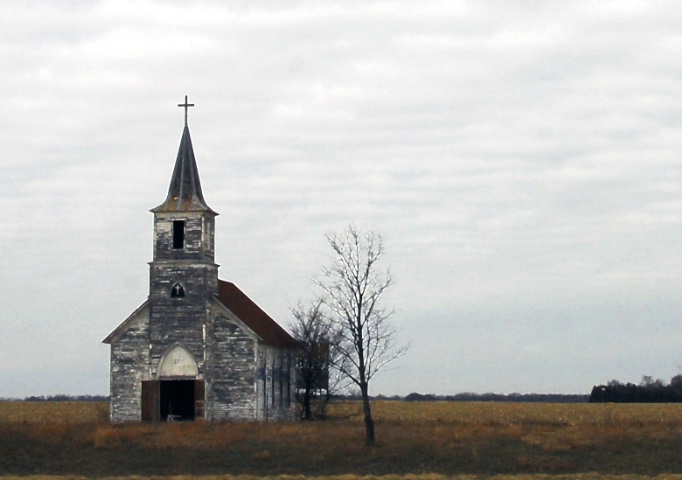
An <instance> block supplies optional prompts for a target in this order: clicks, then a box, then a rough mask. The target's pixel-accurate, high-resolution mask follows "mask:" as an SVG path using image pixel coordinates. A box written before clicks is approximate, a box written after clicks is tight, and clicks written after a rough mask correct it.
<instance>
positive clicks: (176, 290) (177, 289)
mask: <svg viewBox="0 0 682 480" xmlns="http://www.w3.org/2000/svg"><path fill="white" fill-rule="evenodd" d="M184 296H185V289H184V288H182V285H180V284H179V283H176V284H175V285H173V288H171V297H172V298H182V297H184Z"/></svg>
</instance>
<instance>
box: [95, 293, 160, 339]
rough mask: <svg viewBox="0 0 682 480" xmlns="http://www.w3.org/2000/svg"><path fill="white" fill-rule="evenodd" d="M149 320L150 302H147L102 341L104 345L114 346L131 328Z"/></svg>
mask: <svg viewBox="0 0 682 480" xmlns="http://www.w3.org/2000/svg"><path fill="white" fill-rule="evenodd" d="M148 318H149V301H145V302H144V303H143V304H142V305H140V306H139V307H137V309H136V310H135V311H134V312H133V313H131V314H130V316H129V317H128V318H126V319H125V320H123V323H121V324H120V325H119V326H118V327H116V328H115V329H114V331H113V332H111V333H110V334H109V335H107V337H106V338H105V339H104V340H102V343H108V344H110V345H111V344H112V343H114V342H116V340H118V339H119V338H121V336H122V335H123V334H124V333H126V332H127V331H128V330H129V329H130V328H132V327H133V326H135V325H136V324H137V322H139V321H144V320H147V319H148Z"/></svg>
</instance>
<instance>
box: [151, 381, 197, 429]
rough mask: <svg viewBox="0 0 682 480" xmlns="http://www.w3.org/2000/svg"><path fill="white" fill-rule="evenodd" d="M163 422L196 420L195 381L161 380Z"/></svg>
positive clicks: (160, 399)
mask: <svg viewBox="0 0 682 480" xmlns="http://www.w3.org/2000/svg"><path fill="white" fill-rule="evenodd" d="M160 390H161V391H160V392H159V393H160V397H159V401H160V405H159V407H160V410H161V411H160V412H159V413H160V414H161V421H162V422H163V421H169V422H171V421H175V420H194V381H193V380H161V386H160Z"/></svg>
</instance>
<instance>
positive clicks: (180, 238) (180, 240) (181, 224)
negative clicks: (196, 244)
mask: <svg viewBox="0 0 682 480" xmlns="http://www.w3.org/2000/svg"><path fill="white" fill-rule="evenodd" d="M173 248H175V249H178V248H185V221H184V220H173Z"/></svg>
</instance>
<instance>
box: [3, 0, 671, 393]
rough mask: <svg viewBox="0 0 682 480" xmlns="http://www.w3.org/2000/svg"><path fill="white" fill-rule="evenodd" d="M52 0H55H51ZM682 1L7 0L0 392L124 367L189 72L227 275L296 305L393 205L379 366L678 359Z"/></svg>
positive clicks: (545, 379)
mask: <svg viewBox="0 0 682 480" xmlns="http://www.w3.org/2000/svg"><path fill="white" fill-rule="evenodd" d="M57 5H58V6H57ZM681 58H682V3H680V2H675V1H656V2H651V1H626V0H614V1H576V0H572V1H570V2H566V1H532V0H527V1H518V2H508V1H456V0H445V1H442V2H438V1H428V0H427V1H422V0H419V1H406V0H400V1H386V2H379V1H368V0H362V1H349V0H344V1H343V2H338V1H334V2H327V1H319V0H316V1H312V0H310V1H308V0H301V1H294V0H285V1H272V2H267V1H266V2H252V1H230V2H224V1H215V2H210V1H204V2H201V1H198V2H180V1H176V2H170V1H142V2H140V1H129V2H126V1H122V0H111V1H79V0H73V1H60V2H53V1H47V0H46V1H33V2H31V1H29V2H26V1H18V0H10V1H8V0H3V2H2V5H1V6H0V65H1V67H0V69H1V71H2V75H0V92H2V98H1V100H0V101H1V104H2V106H1V110H0V111H1V112H2V113H1V115H0V127H1V128H0V145H2V155H0V168H1V170H0V171H1V172H2V174H1V175H0V206H1V207H2V226H1V227H0V248H1V249H2V259H3V260H2V269H1V271H0V304H1V305H2V309H1V310H0V312H1V313H0V322H1V323H0V327H1V332H2V334H1V335H0V397H2V396H4V397H23V396H27V395H40V394H45V395H48V394H57V393H69V394H106V393H108V382H109V376H108V375H109V365H108V358H109V357H108V355H109V347H108V346H107V345H104V344H102V343H100V342H101V340H102V339H103V338H104V337H105V336H106V335H107V334H108V333H109V332H110V331H111V330H113V329H114V328H115V327H116V326H117V325H119V323H121V322H122V321H123V320H124V319H125V318H126V317H127V316H128V315H129V314H130V313H132V312H133V310H134V309H135V308H137V307H138V306H139V305H140V304H141V303H142V302H143V301H144V300H145V299H146V297H147V294H148V281H149V280H148V273H149V272H148V268H149V267H148V265H147V262H149V261H150V260H151V259H152V218H153V217H152V214H151V213H149V211H148V210H149V209H150V208H153V207H154V206H156V205H158V204H159V203H161V202H162V201H163V199H164V198H165V196H166V192H167V189H168V184H169V180H170V176H171V173H172V169H173V164H174V161H175V156H176V153H177V148H178V145H179V142H180V137H181V134H182V126H183V112H182V109H180V108H177V106H176V105H177V104H178V103H182V102H183V100H184V95H189V100H190V102H191V103H195V104H196V107H194V108H192V109H190V112H189V125H190V131H191V134H192V140H193V143H194V150H195V154H196V158H197V162H198V166H199V172H200V175H201V181H202V186H203V190H204V196H205V198H206V201H207V203H208V204H209V206H210V207H211V208H213V209H214V210H216V211H218V212H219V213H220V216H219V217H218V218H217V227H216V249H217V255H216V256H217V262H218V263H219V264H221V268H220V276H221V278H223V279H225V280H230V281H233V282H235V283H236V284H237V285H238V286H239V287H240V288H241V289H242V290H244V291H245V292H246V293H247V294H248V295H249V296H250V297H251V298H252V299H253V300H255V301H256V302H257V303H258V304H259V305H260V306H261V307H262V308H263V309H264V310H266V311H267V312H268V313H269V314H270V315H271V316H272V317H274V318H275V319H277V320H278V321H279V322H280V323H282V324H285V325H286V324H287V323H289V321H290V318H291V315H290V313H289V307H290V306H291V305H293V304H295V303H296V302H297V301H298V300H299V299H302V300H304V301H306V300H309V299H310V298H312V295H313V284H312V282H311V279H312V278H313V276H315V275H316V274H317V273H318V272H319V270H320V267H321V266H322V265H324V264H326V263H327V262H328V253H329V252H330V250H329V247H328V245H327V244H326V240H325V236H324V234H325V233H327V232H331V231H341V230H342V229H343V228H344V227H345V226H346V225H347V224H348V223H350V222H353V223H355V224H356V225H357V226H359V227H362V228H371V229H375V230H377V231H378V232H380V233H381V234H382V235H383V237H384V240H385V246H386V250H387V255H386V257H385V264H384V267H390V268H391V270H392V273H393V275H394V278H395V282H396V283H395V286H394V287H393V290H392V291H391V292H390V293H389V294H388V296H386V298H385V300H386V305H387V306H392V307H394V308H395V310H396V314H395V316H394V321H395V325H396V327H397V328H398V329H399V334H398V340H399V341H400V342H412V348H411V350H410V352H409V354H408V355H407V356H405V357H403V358H402V359H401V360H400V361H398V362H396V363H395V364H394V367H395V368H393V369H391V370H388V371H386V372H384V373H382V374H379V375H378V376H377V377H376V379H375V381H374V383H373V385H372V386H371V393H373V394H379V393H382V394H385V395H392V394H407V393H410V392H413V391H416V392H422V393H440V394H450V393H457V392H463V391H471V392H479V393H484V392H491V391H494V392H501V393H511V392H564V393H582V392H589V390H590V389H591V387H592V385H594V384H599V383H604V382H607V381H609V380H610V379H614V378H615V379H618V380H621V381H632V382H635V383H637V382H639V381H640V379H641V377H642V375H651V376H653V377H655V378H662V379H664V380H666V381H668V380H669V379H670V377H672V376H673V375H676V374H678V373H680V372H681V369H682V348H681V345H682V328H681V327H682V160H681V158H680V157H681V155H682V63H681V61H680V59H681Z"/></svg>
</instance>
